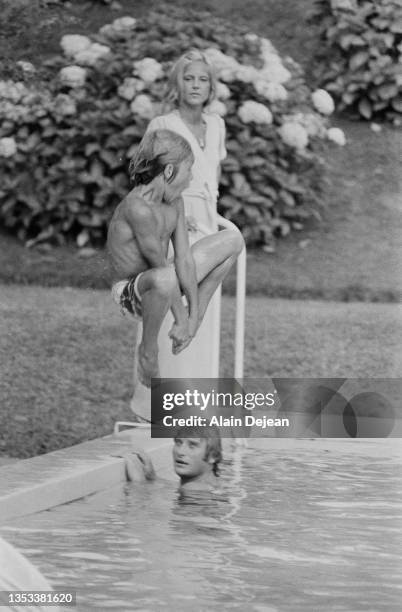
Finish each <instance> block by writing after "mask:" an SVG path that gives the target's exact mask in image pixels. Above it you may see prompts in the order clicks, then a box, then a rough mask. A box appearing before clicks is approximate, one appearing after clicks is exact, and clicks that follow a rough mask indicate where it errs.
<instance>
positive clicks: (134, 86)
mask: <svg viewBox="0 0 402 612" xmlns="http://www.w3.org/2000/svg"><path fill="white" fill-rule="evenodd" d="M144 87H145V84H144V83H143V81H140V79H135V78H134V77H127V78H125V79H124V81H123V83H122V84H121V85H119V87H118V89H117V93H118V94H119V96H120V97H121V98H124V100H129V101H130V100H133V99H134V98H135V96H136V95H137V93H138V92H140V91H142V90H143V89H144Z"/></svg>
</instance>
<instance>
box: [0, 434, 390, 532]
mask: <svg viewBox="0 0 402 612" xmlns="http://www.w3.org/2000/svg"><path fill="white" fill-rule="evenodd" d="M248 444H250V445H252V447H253V448H264V449H266V450H268V449H271V450H276V451H277V450H283V452H284V453H294V452H297V451H298V450H300V449H302V448H304V449H305V448H306V447H309V448H311V452H312V453H314V452H331V451H336V452H339V451H341V452H342V453H345V454H347V455H350V456H351V457H352V456H353V455H360V456H361V455H364V456H367V457H370V458H373V457H375V458H378V459H384V458H386V459H387V460H389V461H397V462H399V463H400V461H401V459H402V441H401V439H400V438H371V439H361V438H359V439H352V438H350V439H348V438H345V439H340V438H318V437H317V438H280V437H279V438H273V437H269V438H254V439H252V440H250V441H249V442H248ZM240 446H241V443H240ZM171 447H172V442H171V440H170V439H158V438H151V437H150V429H149V428H136V429H130V430H126V431H123V432H120V433H118V434H113V435H110V436H106V437H104V438H99V439H96V440H92V441H89V442H84V443H82V444H77V445H76V446H72V447H69V448H65V449H63V450H59V451H54V452H52V453H48V454H46V455H40V456H38V457H34V458H32V459H24V460H20V461H17V462H15V463H12V464H8V465H3V466H1V467H0V523H5V522H6V521H7V520H10V519H13V518H16V517H18V516H25V515H28V514H34V513H36V512H41V511H43V510H47V509H49V508H52V507H54V506H58V505H61V504H66V503H69V502H71V501H74V500H77V499H80V498H82V497H85V496H87V495H91V494H93V493H96V492H97V491H101V490H104V489H107V488H109V487H112V486H114V485H116V484H118V483H119V482H121V483H124V482H125V481H126V468H125V459H124V457H125V456H127V455H129V454H130V452H133V451H135V449H144V450H146V452H147V453H148V454H149V455H150V457H151V459H152V462H153V464H154V467H155V471H156V473H157V474H158V476H160V477H162V478H164V479H168V480H171V481H174V482H175V483H177V477H176V476H175V474H174V471H173V467H172V461H171ZM236 448H237V446H236V443H234V442H233V440H228V439H224V451H225V454H226V453H227V452H228V451H229V452H233V451H235V449H236ZM132 465H133V470H131V472H132V473H131V474H130V475H131V478H132V479H134V480H137V479H138V480H139V481H140V480H143V478H144V477H143V472H142V467H141V464H140V461H139V460H138V459H135V458H134V461H133V463H132ZM133 475H134V476H133Z"/></svg>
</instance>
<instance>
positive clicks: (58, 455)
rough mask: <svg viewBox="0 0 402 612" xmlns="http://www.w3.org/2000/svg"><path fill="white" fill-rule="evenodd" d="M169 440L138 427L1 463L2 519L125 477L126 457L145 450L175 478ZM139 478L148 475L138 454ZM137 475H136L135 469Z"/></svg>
mask: <svg viewBox="0 0 402 612" xmlns="http://www.w3.org/2000/svg"><path fill="white" fill-rule="evenodd" d="M170 447H171V442H170V440H160V439H151V437H150V430H149V428H146V429H144V428H136V429H131V430H126V431H123V432H120V433H118V434H113V435H110V436H106V437H104V438H99V439H96V440H91V441H89V442H83V443H82V444H77V445H75V446H71V447H69V448H65V449H62V450H58V451H54V452H51V453H47V454H45V455H39V456H37V457H33V458H31V459H22V460H19V461H16V462H14V463H11V464H10V463H9V464H6V465H2V466H1V467H0V522H4V521H5V520H7V519H9V518H15V517H18V516H24V515H27V514H33V513H35V512H40V511H42V510H47V509H49V508H52V507H53V506H57V505H60V504H65V503H68V502H71V501H73V500H76V499H79V498H81V497H85V496H86V495H90V494H92V493H95V492H97V491H100V490H102V489H106V488H108V487H110V486H113V485H115V484H116V483H118V482H124V481H125V480H126V474H125V459H124V456H125V455H128V454H130V452H132V451H133V450H134V449H146V451H147V453H149V455H150V456H151V458H152V462H153V464H154V466H155V469H156V471H157V472H158V473H160V474H162V475H163V477H164V478H169V479H170V478H174V474H173V470H172V469H170V470H169V469H168V467H169V466H170V462H168V461H166V455H167V453H169V455H170ZM133 464H134V468H136V469H134V472H133V473H134V478H135V479H136V478H138V480H141V479H142V478H143V475H142V468H141V464H140V462H139V460H138V459H135V458H134V461H133ZM131 476H133V474H131Z"/></svg>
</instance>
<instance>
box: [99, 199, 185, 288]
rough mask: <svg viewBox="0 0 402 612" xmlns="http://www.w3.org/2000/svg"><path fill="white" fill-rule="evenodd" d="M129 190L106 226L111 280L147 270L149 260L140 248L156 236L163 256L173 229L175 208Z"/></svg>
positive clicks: (129, 276)
mask: <svg viewBox="0 0 402 612" xmlns="http://www.w3.org/2000/svg"><path fill="white" fill-rule="evenodd" d="M141 191H143V189H141V188H139V189H138V188H135V189H133V190H132V191H131V192H130V193H129V194H128V195H127V196H126V197H125V198H124V200H122V202H121V203H120V204H119V206H118V207H117V208H116V210H115V212H114V214H113V217H112V220H111V222H110V225H109V230H108V236H107V250H108V255H109V261H110V264H111V269H112V281H113V282H115V281H118V280H121V279H124V278H131V277H133V276H136V275H138V274H140V273H141V272H144V271H145V270H148V269H149V268H150V267H152V266H151V265H150V262H149V261H148V260H147V259H146V257H145V256H144V254H143V251H144V250H147V248H144V249H142V248H141V247H142V245H143V246H144V247H148V245H149V243H150V242H154V241H155V239H157V241H158V244H159V248H160V249H161V251H162V252H163V255H164V256H165V257H166V256H167V251H168V247H169V240H170V238H171V236H172V234H173V232H174V231H175V229H176V226H177V219H178V210H177V206H176V205H175V204H174V203H172V204H170V205H166V204H165V203H163V202H162V203H160V204H156V203H154V202H150V201H147V199H145V198H146V194H144V195H145V197H144V195H143V194H141V193H138V192H141Z"/></svg>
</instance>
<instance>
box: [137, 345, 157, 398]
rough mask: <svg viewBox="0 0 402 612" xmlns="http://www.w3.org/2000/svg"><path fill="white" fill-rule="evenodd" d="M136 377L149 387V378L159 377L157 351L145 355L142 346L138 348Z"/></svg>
mask: <svg viewBox="0 0 402 612" xmlns="http://www.w3.org/2000/svg"><path fill="white" fill-rule="evenodd" d="M137 370H138V378H139V380H140V382H141V383H142V384H143V385H144V386H145V387H148V388H149V387H151V378H160V372H159V363H158V353H156V354H155V355H147V354H146V353H145V351H144V347H143V346H142V344H140V346H139V348H138V368H137Z"/></svg>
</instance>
